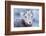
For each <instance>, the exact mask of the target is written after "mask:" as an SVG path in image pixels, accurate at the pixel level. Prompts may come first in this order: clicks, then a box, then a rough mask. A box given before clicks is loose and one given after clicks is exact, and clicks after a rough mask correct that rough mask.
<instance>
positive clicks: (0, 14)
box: [0, 0, 46, 36]
mask: <svg viewBox="0 0 46 36" xmlns="http://www.w3.org/2000/svg"><path fill="white" fill-rule="evenodd" d="M20 1H24V0H20ZM25 1H29V2H31V1H32V2H44V3H46V0H25ZM45 7H46V4H45ZM45 10H46V8H45ZM45 15H46V11H45ZM45 18H46V16H45ZM45 20H46V19H45ZM45 22H46V21H45ZM45 28H46V27H45ZM45 32H46V29H45ZM0 36H5V0H0ZM11 36H46V33H40V34H24V35H11Z"/></svg>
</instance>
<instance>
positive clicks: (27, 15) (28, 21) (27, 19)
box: [24, 11, 33, 24]
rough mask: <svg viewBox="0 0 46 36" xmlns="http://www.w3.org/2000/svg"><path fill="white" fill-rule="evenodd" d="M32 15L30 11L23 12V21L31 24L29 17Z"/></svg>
mask: <svg viewBox="0 0 46 36" xmlns="http://www.w3.org/2000/svg"><path fill="white" fill-rule="evenodd" d="M32 16H33V15H32V13H31V12H30V11H27V12H26V13H24V20H25V22H26V23H28V24H32V19H31V17H32Z"/></svg>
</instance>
